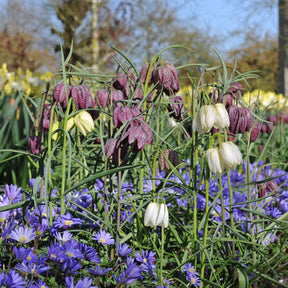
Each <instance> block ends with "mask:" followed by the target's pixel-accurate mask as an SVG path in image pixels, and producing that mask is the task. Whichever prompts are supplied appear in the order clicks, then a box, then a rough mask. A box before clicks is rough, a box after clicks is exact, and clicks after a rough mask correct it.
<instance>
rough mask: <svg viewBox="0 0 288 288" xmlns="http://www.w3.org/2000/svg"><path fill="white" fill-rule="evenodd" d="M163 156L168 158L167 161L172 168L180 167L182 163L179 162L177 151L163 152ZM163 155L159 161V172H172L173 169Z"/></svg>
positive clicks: (167, 150) (168, 150)
mask: <svg viewBox="0 0 288 288" xmlns="http://www.w3.org/2000/svg"><path fill="white" fill-rule="evenodd" d="M163 154H164V155H165V156H166V157H167V159H168V160H169V161H170V163H171V164H172V166H174V167H176V166H178V165H179V163H180V161H179V157H178V154H177V152H176V151H174V150H171V149H166V150H165V151H163ZM163 154H160V155H159V159H158V162H159V171H160V172H161V171H163V170H165V171H166V172H167V173H169V172H170V171H171V167H170V166H169V164H168V162H167V160H166V159H165V157H164V155H163Z"/></svg>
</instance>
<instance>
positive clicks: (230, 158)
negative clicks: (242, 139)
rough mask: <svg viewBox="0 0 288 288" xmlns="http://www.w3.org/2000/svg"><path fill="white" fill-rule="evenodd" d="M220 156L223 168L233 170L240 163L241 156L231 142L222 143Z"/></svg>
mask: <svg viewBox="0 0 288 288" xmlns="http://www.w3.org/2000/svg"><path fill="white" fill-rule="evenodd" d="M220 154H221V155H220V156H221V159H222V160H223V162H224V165H225V168H227V169H232V170H234V169H235V168H236V166H237V165H239V164H241V163H242V156H241V153H240V150H239V148H238V146H237V145H235V144H234V143H233V142H231V141H228V142H222V143H221V145H220Z"/></svg>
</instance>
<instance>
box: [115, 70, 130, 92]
mask: <svg viewBox="0 0 288 288" xmlns="http://www.w3.org/2000/svg"><path fill="white" fill-rule="evenodd" d="M127 83H128V80H127V76H126V74H124V73H120V74H118V75H116V76H115V77H114V79H113V83H112V86H113V87H114V88H115V89H117V90H125V89H126V86H127Z"/></svg>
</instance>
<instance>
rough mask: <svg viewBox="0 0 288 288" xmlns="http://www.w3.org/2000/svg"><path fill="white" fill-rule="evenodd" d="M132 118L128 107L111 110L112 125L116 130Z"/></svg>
mask: <svg viewBox="0 0 288 288" xmlns="http://www.w3.org/2000/svg"><path fill="white" fill-rule="evenodd" d="M139 113H140V112H139ZM132 118H133V115H132V112H131V108H130V107H127V106H125V107H116V108H115V109H114V110H113V123H114V126H115V127H116V128H117V129H119V128H120V127H121V126H122V125H123V124H124V123H125V122H126V121H128V122H129V121H131V120H132Z"/></svg>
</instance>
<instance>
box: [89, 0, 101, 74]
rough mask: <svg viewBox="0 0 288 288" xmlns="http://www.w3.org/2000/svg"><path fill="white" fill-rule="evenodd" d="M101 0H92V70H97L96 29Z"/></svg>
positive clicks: (97, 38)
mask: <svg viewBox="0 0 288 288" xmlns="http://www.w3.org/2000/svg"><path fill="white" fill-rule="evenodd" d="M101 1H102V0H92V9H91V10H92V19H91V22H92V23H91V28H92V29H91V38H92V41H91V54H92V68H93V72H94V73H95V72H97V71H98V61H99V51H100V47H99V29H98V14H99V9H100V4H101Z"/></svg>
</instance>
